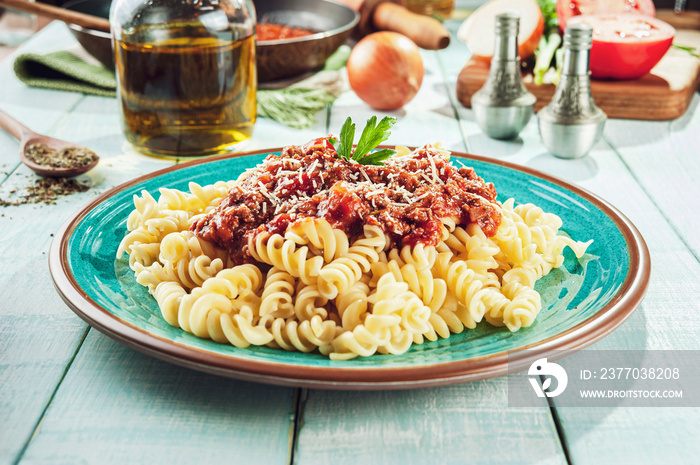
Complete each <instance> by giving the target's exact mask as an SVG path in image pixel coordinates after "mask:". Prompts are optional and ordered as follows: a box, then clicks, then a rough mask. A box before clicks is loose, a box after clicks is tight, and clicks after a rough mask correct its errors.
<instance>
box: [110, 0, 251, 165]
mask: <svg viewBox="0 0 700 465" xmlns="http://www.w3.org/2000/svg"><path fill="white" fill-rule="evenodd" d="M119 2H123V3H124V2H125V3H129V0H118V2H117V3H119ZM131 3H134V2H133V1H132V2H131ZM175 3H180V2H178V1H173V0H170V1H169V0H161V1H160V2H157V1H156V2H149V3H144V4H142V5H143V7H142V8H137V9H136V11H138V14H136V13H132V14H131V15H130V17H131V21H130V22H129V21H126V22H125V24H130V25H129V26H126V25H125V27H122V28H121V30H120V33H119V34H115V41H114V50H115V62H116V63H115V64H116V69H117V79H118V89H119V97H120V101H121V110H122V117H123V129H124V135H125V137H126V139H127V141H128V142H129V143H131V144H132V145H133V146H134V147H135V148H136V149H137V150H138V151H140V152H143V153H147V154H151V155H156V156H165V157H196V156H205V155H214V154H219V153H226V152H229V151H231V149H232V148H233V147H234V146H235V145H236V144H238V143H240V142H242V141H244V140H247V139H249V138H250V137H251V135H252V132H253V126H254V124H255V119H256V111H257V102H256V98H255V93H256V90H257V76H256V66H255V37H254V20H247V22H245V24H243V25H241V24H236V23H235V22H234V21H233V20H232V18H231V17H230V14H229V15H227V13H226V12H224V11H221V10H219V11H217V10H213V11H212V10H211V9H206V8H205V9H204V11H198V10H197V9H196V6H197V5H200V6H201V5H202V4H207V3H208V2H194V3H193V2H185V3H187V5H186V6H184V7H183V8H182V9H180V10H177V9H173V8H172V4H175ZM220 3H222V2H216V3H214V2H212V5H220ZM244 3H245V2H244ZM159 5H160V6H161V8H160V9H158V8H157V7H158V6H159ZM193 5H194V6H193ZM210 6H211V5H210ZM165 7H168V8H165ZM113 8H114V7H113ZM212 8H213V7H212ZM177 12H179V17H178V18H175V19H168V20H166V21H162V22H158V21H157V19H158V18H163V16H164V15H166V14H167V15H170V16H173V15H174V14H175V13H177ZM113 14H114V11H113ZM149 15H150V16H149ZM149 17H150V18H151V20H148V18H149ZM135 19H138V21H135ZM251 24H252V27H250V26H251Z"/></svg>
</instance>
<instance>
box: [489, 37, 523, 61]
mask: <svg viewBox="0 0 700 465" xmlns="http://www.w3.org/2000/svg"><path fill="white" fill-rule="evenodd" d="M517 59H518V36H517V35H498V36H496V41H495V43H494V50H493V58H492V60H497V61H513V60H517Z"/></svg>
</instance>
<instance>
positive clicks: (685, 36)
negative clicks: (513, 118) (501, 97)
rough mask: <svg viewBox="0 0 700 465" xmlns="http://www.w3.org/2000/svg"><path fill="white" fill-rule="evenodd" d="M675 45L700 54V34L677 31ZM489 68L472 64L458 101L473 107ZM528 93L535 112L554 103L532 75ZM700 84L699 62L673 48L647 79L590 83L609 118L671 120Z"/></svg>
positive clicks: (462, 77) (463, 75)
mask: <svg viewBox="0 0 700 465" xmlns="http://www.w3.org/2000/svg"><path fill="white" fill-rule="evenodd" d="M674 43H675V44H678V45H683V46H690V47H696V50H700V31H698V30H688V29H677V30H676V39H675V40H674ZM488 73H489V68H488V65H487V64H485V63H483V62H480V61H477V60H470V61H468V62H467V64H466V65H465V66H464V68H463V69H462V71H461V72H460V73H459V76H458V78H457V99H458V100H459V101H460V102H461V103H462V105H464V106H466V107H471V98H472V95H473V94H474V93H475V92H476V91H478V90H479V89H481V87H482V86H483V85H484V82H485V81H486V77H487V76H488ZM523 81H524V82H525V86H526V87H527V89H528V90H529V91H530V92H532V93H533V94H534V95H535V97H537V103H536V104H535V111H537V110H539V109H540V108H542V107H543V106H545V105H546V104H547V103H549V101H550V100H551V99H552V95H553V94H554V89H555V86H554V85H551V84H544V85H539V86H537V85H535V84H534V83H533V82H532V74H524V75H523ZM698 84H700V58H696V57H694V56H692V55H691V54H689V53H687V52H685V51H682V50H678V49H675V48H671V49H670V50H669V51H668V52H667V53H666V55H665V56H664V57H663V58H662V59H661V61H660V62H659V63H658V64H657V65H656V66H655V67H654V69H652V70H651V71H650V72H649V73H648V74H647V75H645V76H643V77H641V78H640V79H637V80H633V81H598V80H591V92H592V93H593V98H594V100H595V102H596V104H597V105H598V106H599V107H600V108H601V109H602V110H603V111H604V112H605V113H606V114H607V115H608V117H609V118H624V119H643V120H669V119H675V118H678V117H680V116H681V115H683V113H685V111H686V109H687V108H688V105H690V101H691V100H692V98H693V95H694V93H695V91H696V90H697V89H698Z"/></svg>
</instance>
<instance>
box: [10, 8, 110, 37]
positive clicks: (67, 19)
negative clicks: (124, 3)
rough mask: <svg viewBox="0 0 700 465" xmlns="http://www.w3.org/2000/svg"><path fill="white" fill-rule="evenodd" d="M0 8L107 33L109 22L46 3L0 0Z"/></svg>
mask: <svg viewBox="0 0 700 465" xmlns="http://www.w3.org/2000/svg"><path fill="white" fill-rule="evenodd" d="M0 7H6V8H12V9H13V10H19V11H24V12H26V13H34V14H37V15H41V16H46V17H47V18H50V19H57V20H59V21H63V22H64V23H68V24H75V25H76V26H80V27H84V28H86V29H94V30H96V31H102V32H109V21H108V20H106V19H104V18H99V17H97V16H93V15H87V14H85V13H79V12H77V11H71V10H67V9H65V8H60V7H57V6H52V5H47V4H46V3H39V2H30V1H28V0H0Z"/></svg>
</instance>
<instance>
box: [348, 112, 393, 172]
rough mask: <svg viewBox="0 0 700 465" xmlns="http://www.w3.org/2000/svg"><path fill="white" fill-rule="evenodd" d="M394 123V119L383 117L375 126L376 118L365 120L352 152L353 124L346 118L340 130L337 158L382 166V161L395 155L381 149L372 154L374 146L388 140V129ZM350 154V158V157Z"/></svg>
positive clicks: (388, 150) (389, 150) (391, 151)
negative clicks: (365, 122)
mask: <svg viewBox="0 0 700 465" xmlns="http://www.w3.org/2000/svg"><path fill="white" fill-rule="evenodd" d="M394 123H396V118H394V117H391V116H385V117H384V118H382V120H381V121H380V122H379V123H378V124H377V117H376V116H372V117H371V118H370V119H368V120H367V124H366V125H365V128H364V129H363V130H362V134H361V135H360V140H359V141H357V147H356V148H355V151H354V152H352V143H353V140H354V138H355V124H354V123H353V122H352V119H351V118H349V117H348V119H346V120H345V123H344V124H343V127H342V128H341V129H340V146H339V147H337V151H338V156H339V157H340V158H344V159H346V160H349V159H351V158H352V159H353V160H355V161H356V162H358V163H360V164H361V165H380V166H381V165H384V163H382V161H383V160H386V159H387V158H389V157H391V156H392V155H394V154H395V153H396V151H395V150H392V149H381V150H377V151H375V152H372V149H374V148H375V147H376V146H378V145H379V144H381V143H382V142H384V141H385V140H387V139H388V138H389V136H390V135H391V132H389V129H391V127H392V126H393V125H394ZM351 154H352V156H351Z"/></svg>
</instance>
